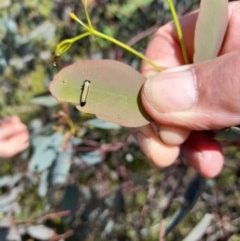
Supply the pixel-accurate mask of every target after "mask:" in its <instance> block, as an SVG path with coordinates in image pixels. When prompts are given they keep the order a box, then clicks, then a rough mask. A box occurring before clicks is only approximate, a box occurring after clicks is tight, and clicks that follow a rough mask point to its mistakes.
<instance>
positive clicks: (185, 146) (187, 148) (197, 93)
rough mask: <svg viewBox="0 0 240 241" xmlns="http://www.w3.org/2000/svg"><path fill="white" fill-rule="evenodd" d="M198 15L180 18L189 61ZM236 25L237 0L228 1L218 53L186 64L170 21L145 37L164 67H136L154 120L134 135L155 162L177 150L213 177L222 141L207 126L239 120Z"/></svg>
mask: <svg viewBox="0 0 240 241" xmlns="http://www.w3.org/2000/svg"><path fill="white" fill-rule="evenodd" d="M197 15H198V12H197V11H196V12H193V13H191V14H188V15H186V16H183V17H182V18H181V19H180V22H181V26H182V29H183V36H184V38H185V39H184V40H185V44H186V48H187V53H188V56H189V58H190V61H192V59H193V53H194V31H195V24H196V20H197ZM239 26H240V2H239V1H237V2H232V3H229V23H228V28H227V32H226V35H225V39H224V42H223V44H222V47H221V51H220V53H219V56H218V57H217V58H215V59H212V60H209V61H205V62H201V63H198V64H191V65H188V66H182V65H183V64H184V61H183V59H182V55H181V49H180V46H179V43H178V41H177V35H176V32H175V29H174V25H173V23H168V24H166V25H164V26H163V27H161V28H160V29H159V30H158V31H157V32H156V33H155V35H154V36H153V38H152V40H151V41H150V42H149V45H148V47H147V50H146V56H147V57H148V58H150V59H151V60H152V61H154V62H155V63H157V64H158V65H159V66H162V67H163V68H164V69H167V71H164V72H161V73H157V72H156V71H155V70H154V69H153V68H152V67H151V66H149V65H147V64H146V63H143V64H142V69H141V71H142V73H143V74H144V75H145V76H146V77H147V78H148V79H147V81H146V83H145V84H144V86H143V88H142V91H141V100H142V103H143V106H144V108H145V110H146V111H147V112H148V114H149V115H150V116H151V117H152V118H153V119H154V121H155V123H154V124H151V125H148V126H144V127H143V128H139V129H137V130H136V136H137V139H138V141H139V144H140V146H141V147H142V149H143V151H144V153H145V154H146V155H147V156H148V157H149V158H150V159H151V160H152V161H153V163H155V164H156V165H157V166H160V167H166V166H169V165H171V164H173V163H174V162H175V161H176V160H177V158H178V156H179V154H180V153H181V154H182V156H183V157H185V158H186V160H188V162H189V164H190V165H192V166H193V167H194V168H195V169H196V170H197V171H198V172H199V173H200V174H202V175H203V176H205V177H214V176H216V175H218V174H219V173H220V171H221V170H222V168H223V163H224V156H223V153H222V150H221V146H220V144H219V143H218V142H217V141H215V140H214V139H213V138H212V136H211V135H210V134H209V133H210V132H209V131H208V130H219V129H223V128H226V127H230V126H234V125H238V124H239V123H240V105H239V103H240V95H239V93H240V83H239V82H240V68H239V66H240V31H239ZM179 66H181V67H179ZM173 87H174V88H173ZM170 93H171V94H170Z"/></svg>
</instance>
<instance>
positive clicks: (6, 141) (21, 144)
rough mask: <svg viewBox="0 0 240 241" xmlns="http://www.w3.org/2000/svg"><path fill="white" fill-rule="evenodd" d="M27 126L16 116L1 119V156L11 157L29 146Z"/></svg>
mask: <svg viewBox="0 0 240 241" xmlns="http://www.w3.org/2000/svg"><path fill="white" fill-rule="evenodd" d="M28 139H29V134H28V131H27V128H26V126H25V125H24V124H23V123H22V122H21V121H20V119H19V118H18V117H16V116H11V117H6V118H4V119H2V120H0V157H2V158H9V157H12V156H14V155H16V154H17V153H19V152H21V151H23V150H24V149H26V148H27V147H28Z"/></svg>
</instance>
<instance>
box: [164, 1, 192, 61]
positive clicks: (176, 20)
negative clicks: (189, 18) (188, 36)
mask: <svg viewBox="0 0 240 241" xmlns="http://www.w3.org/2000/svg"><path fill="white" fill-rule="evenodd" d="M167 3H168V6H169V8H170V11H171V14H172V18H173V22H174V24H175V27H176V31H177V36H178V39H179V42H180V47H181V50H182V55H183V59H184V62H185V64H189V60H188V56H187V50H186V46H185V43H184V40H183V33H182V29H181V25H180V22H179V19H178V16H177V13H176V10H175V7H174V5H173V3H172V0H167Z"/></svg>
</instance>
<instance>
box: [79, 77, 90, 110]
mask: <svg viewBox="0 0 240 241" xmlns="http://www.w3.org/2000/svg"><path fill="white" fill-rule="evenodd" d="M90 84H91V81H90V80H84V82H83V85H82V91H81V95H80V106H82V107H83V106H84V105H86V103H87V97H88V92H89V88H90Z"/></svg>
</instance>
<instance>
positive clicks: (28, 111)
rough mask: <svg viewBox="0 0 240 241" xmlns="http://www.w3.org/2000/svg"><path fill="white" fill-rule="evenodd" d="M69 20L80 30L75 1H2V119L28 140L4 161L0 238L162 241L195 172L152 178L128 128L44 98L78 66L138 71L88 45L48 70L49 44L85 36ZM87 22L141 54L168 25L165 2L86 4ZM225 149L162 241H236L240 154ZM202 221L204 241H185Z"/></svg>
mask: <svg viewBox="0 0 240 241" xmlns="http://www.w3.org/2000/svg"><path fill="white" fill-rule="evenodd" d="M174 4H175V7H176V9H177V12H178V14H179V15H183V14H185V13H188V12H190V11H191V10H193V9H196V8H198V6H199V0H191V1H190V0H175V1H174ZM69 12H74V13H75V14H76V15H77V16H78V17H79V18H80V19H81V20H83V21H84V18H85V15H84V12H83V6H82V4H81V1H80V0H52V1H49V0H41V1H40V0H0V117H4V116H9V115H18V116H20V117H21V119H22V120H23V121H24V122H25V123H26V124H27V125H28V127H29V131H30V134H31V145H30V148H29V149H28V150H26V151H25V152H24V153H22V154H20V155H18V156H16V157H14V158H12V159H11V160H1V169H0V173H1V176H0V194H1V195H0V218H1V220H0V239H1V240H11V241H15V240H16V241H18V240H23V241H25V240H26V241H27V240H28V241H30V240H71V241H75V240H76V241H82V240H83V241H85V240H116V241H128V240H134V241H135V240H136V241H145V240H159V233H160V230H162V227H163V226H164V224H165V223H166V222H168V220H169V219H170V218H171V216H172V215H173V213H174V212H175V210H177V208H178V207H179V205H181V203H182V202H183V193H184V190H185V189H186V186H187V184H188V183H189V182H190V180H191V179H192V177H193V176H194V174H195V173H194V171H193V170H192V169H189V168H187V167H186V166H184V165H183V164H182V163H181V162H179V163H178V164H176V165H175V166H173V167H170V168H167V169H166V170H159V169H158V168H156V167H154V166H153V165H151V164H150V163H149V161H148V160H147V159H146V157H145V156H144V155H143V154H142V152H141V150H140V149H139V147H138V145H137V143H136V141H135V140H134V138H133V137H132V136H131V134H130V133H129V131H128V130H127V129H125V128H121V127H120V126H118V125H115V124H112V123H106V122H101V121H99V120H96V119H94V118H93V117H92V116H88V115H83V114H81V113H79V112H78V111H76V110H75V108H74V106H67V105H64V104H62V105H60V104H58V103H56V101H55V100H54V99H53V98H52V97H51V96H50V95H49V92H48V85H49V83H50V81H51V79H52V77H53V75H54V74H55V73H56V72H57V71H58V70H59V69H60V68H62V67H63V66H66V65H68V64H70V63H72V62H74V61H76V60H77V59H94V58H111V59H117V60H119V61H123V62H126V63H128V64H129V65H131V66H133V67H135V68H138V67H139V64H140V62H139V60H138V59H136V58H135V57H134V56H132V55H131V54H129V53H126V52H124V51H122V50H121V49H119V48H118V47H116V46H114V45H112V44H110V43H108V42H106V41H104V40H101V39H97V38H95V37H91V38H86V39H84V40H82V41H80V42H78V43H77V44H74V45H73V47H72V48H71V49H70V50H69V51H68V52H67V54H65V55H64V56H62V57H61V58H59V59H58V60H57V67H54V65H53V58H54V50H55V47H56V45H57V44H58V43H59V42H60V41H61V40H63V39H65V38H70V37H74V36H76V35H78V34H80V33H81V30H82V29H81V28H80V26H79V24H77V23H76V22H74V21H72V20H71V19H70V17H69V15H68V14H69ZM89 13H90V16H91V20H92V23H93V25H94V26H95V28H96V29H97V30H99V31H102V32H104V33H106V34H108V35H110V36H113V37H115V38H117V39H118V40H120V41H122V42H124V43H127V44H129V45H131V46H133V47H134V48H135V49H136V50H139V51H141V52H144V49H145V47H146V45H147V42H148V40H149V38H150V37H151V35H152V33H154V31H156V29H157V28H158V27H159V26H161V25H163V24H164V23H165V22H167V21H169V20H171V15H170V12H169V8H168V5H167V3H166V1H165V0H131V1H128V0H91V1H90V0H89ZM225 149H226V150H225V152H226V159H228V160H229V161H227V162H226V167H225V169H224V171H223V173H222V174H221V175H220V176H219V177H217V178H215V179H214V180H209V181H208V184H207V188H206V190H205V191H204V192H203V194H202V195H201V198H200V200H199V201H198V203H197V204H196V206H195V207H194V209H193V210H192V212H191V213H190V214H189V215H188V216H187V217H186V218H185V219H184V221H183V222H181V224H180V225H179V226H178V227H177V228H176V230H174V232H172V233H170V235H169V237H168V238H167V239H166V240H191V241H194V240H209V241H210V240H212V241H216V240H219V241H220V240H234V241H236V240H240V225H239V224H240V219H239V213H240V204H239V203H240V202H239V200H240V192H239V179H238V176H239V175H240V166H239V164H238V163H239V158H240V152H239V148H237V147H236V146H230V147H228V148H225ZM206 215H210V216H208V217H210V219H211V221H209V225H207V227H205V229H204V232H203V233H205V234H204V235H203V236H202V237H201V238H200V239H196V237H195V239H193V238H191V239H187V237H189V236H188V234H189V232H190V231H192V230H193V228H194V227H195V226H196V225H197V224H199V223H200V221H201V220H203V218H206ZM210 219H209V220H210ZM198 233H200V231H199V232H198ZM195 236H196V233H195ZM1 237H2V238H1ZM184 238H185V239H184Z"/></svg>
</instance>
